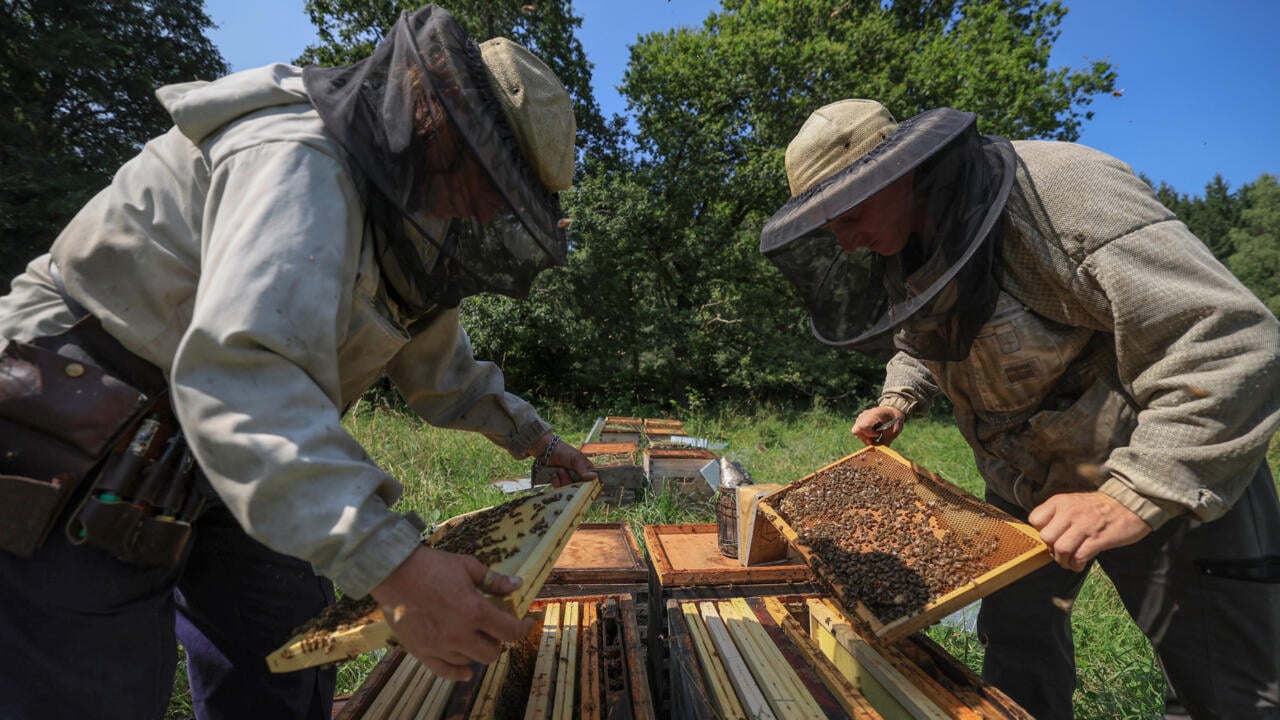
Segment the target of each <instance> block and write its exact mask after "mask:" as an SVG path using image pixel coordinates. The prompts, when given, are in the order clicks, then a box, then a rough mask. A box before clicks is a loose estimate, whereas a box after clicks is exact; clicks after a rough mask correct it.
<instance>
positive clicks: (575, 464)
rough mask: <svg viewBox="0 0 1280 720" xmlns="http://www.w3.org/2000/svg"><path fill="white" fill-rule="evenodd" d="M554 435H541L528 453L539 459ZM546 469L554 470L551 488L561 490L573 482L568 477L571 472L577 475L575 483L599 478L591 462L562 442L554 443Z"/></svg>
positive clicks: (572, 479)
mask: <svg viewBox="0 0 1280 720" xmlns="http://www.w3.org/2000/svg"><path fill="white" fill-rule="evenodd" d="M552 437H554V435H553V434H552V433H550V432H548V433H547V434H546V435H543V436H542V438H541V439H539V440H538V442H536V443H534V445H533V447H532V448H530V450H529V452H530V453H531V454H532V455H533V457H535V458H541V457H542V456H543V454H545V453H546V450H547V443H549V442H551V438H552ZM546 467H549V468H553V469H554V470H555V475H554V477H552V478H551V487H556V488H561V487H564V486H565V485H570V484H572V483H573V482H574V478H573V476H571V475H569V471H570V470H572V471H573V472H574V474H576V475H577V481H578V482H581V481H584V480H595V479H596V478H598V477H599V475H597V474H596V472H595V470H594V469H593V468H594V466H593V465H592V464H591V461H590V460H588V459H587V456H586V455H583V454H582V451H581V450H579V449H578V448H576V447H574V446H572V445H570V444H568V443H566V442H564V441H561V442H558V443H556V446H555V447H554V448H552V449H551V457H550V459H549V460H548V461H547V463H546Z"/></svg>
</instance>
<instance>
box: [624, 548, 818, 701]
mask: <svg viewBox="0 0 1280 720" xmlns="http://www.w3.org/2000/svg"><path fill="white" fill-rule="evenodd" d="M718 538H719V531H718V528H717V526H716V524H715V523H696V524H678V525H646V526H644V542H645V550H646V551H647V552H648V555H649V637H650V638H658V637H662V636H663V635H664V633H665V632H666V627H665V626H666V612H665V611H664V607H665V603H666V602H667V601H668V600H672V599H675V600H706V599H716V600H719V599H725V598H735V597H748V596H756V595H789V594H799V593H816V592H818V587H817V585H815V584H813V573H812V572H811V571H810V570H809V566H808V565H805V564H804V563H803V562H802V561H800V560H799V559H796V558H788V559H786V560H784V561H782V562H779V563H774V564H770V565H755V566H751V567H743V566H742V564H740V563H739V562H738V561H737V559H735V558H730V557H725V556H724V555H722V554H721V553H720V545H719V541H718ZM666 650H667V648H666V646H665V645H663V644H661V643H655V642H651V643H650V646H649V668H650V673H649V675H650V682H652V683H653V684H654V697H656V698H665V697H666V695H665V693H664V689H663V684H664V683H665V681H666V676H667V672H666V665H667V659H666Z"/></svg>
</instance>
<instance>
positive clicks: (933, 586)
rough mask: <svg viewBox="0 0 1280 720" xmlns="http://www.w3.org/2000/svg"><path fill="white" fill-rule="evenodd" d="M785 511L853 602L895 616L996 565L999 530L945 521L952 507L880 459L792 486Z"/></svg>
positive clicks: (815, 562)
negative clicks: (884, 469)
mask: <svg viewBox="0 0 1280 720" xmlns="http://www.w3.org/2000/svg"><path fill="white" fill-rule="evenodd" d="M778 511H779V513H780V514H781V515H782V516H783V519H784V520H786V521H787V523H788V524H789V525H790V526H791V528H792V529H793V530H794V531H795V532H796V534H797V536H798V537H799V538H800V540H801V541H802V542H804V543H805V544H807V545H808V546H809V547H810V548H811V549H812V551H813V556H812V558H811V560H810V564H811V565H812V567H813V569H814V572H815V574H816V575H817V576H818V577H819V578H820V579H821V580H823V581H824V582H825V583H826V584H828V585H829V586H830V588H829V589H830V590H831V591H832V592H833V594H835V595H836V596H837V597H839V598H840V600H841V601H842V602H844V603H846V604H847V605H848V606H852V605H854V604H855V602H861V603H862V604H863V605H865V606H866V607H867V609H869V610H870V611H871V612H872V613H874V614H875V615H876V617H877V618H879V619H880V620H881V621H884V622H889V621H891V620H895V619H897V618H900V617H904V616H906V615H911V614H914V613H916V612H918V611H919V610H921V609H923V608H924V607H925V606H926V605H927V604H928V603H929V602H931V601H933V600H935V599H937V598H938V597H941V596H942V595H945V594H946V593H948V592H950V591H952V590H954V589H956V588H958V587H960V586H961V585H962V584H964V583H966V582H968V581H970V580H972V579H973V578H975V577H978V576H980V575H982V574H984V573H986V572H988V571H989V570H991V569H992V567H993V566H994V563H993V562H992V555H993V554H994V553H996V552H997V551H998V550H999V548H1000V538H999V537H997V536H996V535H995V534H992V533H991V532H990V531H984V530H983V528H982V527H980V526H979V527H973V528H970V529H967V530H966V531H964V532H960V531H957V530H956V529H954V528H952V527H950V525H949V523H946V522H942V521H941V517H942V515H943V514H944V513H945V512H946V510H945V509H944V508H942V507H940V506H939V503H938V502H937V501H932V500H931V501H922V499H921V496H920V495H918V494H917V493H916V492H915V491H914V490H913V489H912V488H911V487H909V486H907V485H906V484H904V483H902V482H898V481H895V480H892V479H889V478H887V477H885V476H884V475H882V474H881V473H880V472H878V471H877V470H875V469H874V468H873V467H868V466H861V467H855V466H852V465H848V464H845V465H837V466H833V467H831V468H827V469H826V470H824V471H822V472H819V473H817V474H816V475H815V476H813V477H812V478H810V479H809V480H807V481H806V482H804V483H802V484H799V485H797V486H795V487H794V488H792V489H791V490H789V491H788V492H787V493H786V494H785V495H784V496H783V498H782V501H781V503H780V504H779V506H778Z"/></svg>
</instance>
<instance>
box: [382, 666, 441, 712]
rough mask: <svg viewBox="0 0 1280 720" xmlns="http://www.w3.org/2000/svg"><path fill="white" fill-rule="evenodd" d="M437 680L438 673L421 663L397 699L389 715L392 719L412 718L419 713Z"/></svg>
mask: <svg viewBox="0 0 1280 720" xmlns="http://www.w3.org/2000/svg"><path fill="white" fill-rule="evenodd" d="M435 681H436V674H435V673H433V672H431V670H429V669H427V666H426V665H423V664H421V663H419V664H418V668H417V669H416V670H415V671H414V673H413V679H412V680H410V681H409V685H408V686H407V687H405V689H404V693H403V694H401V695H400V699H399V700H397V701H396V705H395V707H394V708H392V710H391V712H390V713H388V715H387V717H388V718H390V720H400V719H401V718H412V717H413V716H414V715H416V714H418V709H419V708H421V707H422V703H423V702H424V701H425V700H426V698H427V693H429V692H430V691H431V686H432V685H434V684H435Z"/></svg>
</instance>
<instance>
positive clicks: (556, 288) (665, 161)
mask: <svg viewBox="0 0 1280 720" xmlns="http://www.w3.org/2000/svg"><path fill="white" fill-rule="evenodd" d="M1064 13H1065V10H1063V9H1062V7H1061V6H1060V5H1059V4H1058V3H1055V2H1050V3H1045V2H1036V1H1033V0H970V1H960V0H955V1H952V2H941V3H939V2H928V3H924V2H892V3H882V2H879V1H878V0H866V1H864V2H845V3H842V4H839V5H837V6H835V9H834V10H833V6H832V4H831V3H829V2H826V1H825V0H823V1H821V2H820V1H819V0H788V1H786V2H783V1H781V0H750V1H748V0H725V2H723V3H722V8H721V10H720V11H719V12H717V13H713V14H711V15H710V16H709V17H708V18H707V19H706V20H705V22H704V23H703V25H702V27H700V28H684V29H678V30H672V31H669V32H665V33H653V34H649V35H646V36H644V37H641V38H640V39H639V41H638V42H637V43H636V44H635V45H634V46H633V47H632V48H631V59H630V63H629V66H628V70H627V72H626V75H625V76H624V80H623V84H622V88H621V91H622V94H623V96H624V97H625V98H626V99H627V102H628V104H629V107H630V109H631V110H632V111H633V112H634V114H635V118H636V125H637V132H636V134H635V136H634V137H633V138H632V144H631V145H630V146H629V147H630V148H632V150H631V151H630V152H629V153H628V154H627V155H626V157H625V158H623V159H622V161H621V163H614V164H612V165H610V166H609V167H610V168H611V169H612V168H617V167H621V168H622V170H621V171H618V172H604V173H595V172H592V171H591V170H590V166H588V170H587V171H586V172H584V174H583V176H581V177H580V181H579V182H578V183H577V185H576V187H575V188H574V190H573V191H572V192H571V193H570V194H569V195H568V198H567V202H568V206H569V208H570V211H571V214H572V216H573V219H574V223H573V225H572V227H571V230H572V237H573V241H574V258H573V260H572V261H571V265H570V267H569V268H568V270H567V271H557V272H553V273H548V277H547V278H546V279H545V281H540V282H543V283H545V284H544V285H543V286H542V287H543V288H544V290H545V293H544V294H541V295H539V296H538V298H537V299H535V301H534V302H532V303H523V304H522V303H513V302H508V301H505V300H494V299H485V300H482V301H479V302H476V303H473V304H472V305H471V306H469V315H468V320H469V323H470V324H469V325H468V327H469V328H472V329H473V330H474V331H475V332H476V334H477V337H478V344H479V345H480V346H481V347H483V348H485V349H489V348H494V349H496V345H490V344H489V340H490V338H496V337H497V333H496V327H497V326H498V325H501V324H506V325H510V326H515V327H514V328H513V327H505V328H504V331H503V334H502V337H503V341H504V342H503V343H502V347H503V352H504V355H503V357H504V358H505V366H506V367H507V368H508V371H509V372H510V373H513V374H516V375H517V376H522V377H523V376H528V379H530V380H532V377H533V376H538V378H539V382H536V383H535V384H537V385H539V386H547V387H574V388H583V389H585V391H586V392H587V393H588V394H590V393H593V392H596V391H599V392H605V393H609V392H612V391H613V390H614V387H615V386H622V387H627V388H632V389H633V392H635V393H636V394H637V395H638V397H636V398H635V399H636V400H637V401H644V400H650V401H655V400H661V399H664V398H683V399H697V398H699V397H707V396H710V395H713V394H714V395H716V396H719V397H724V396H735V395H736V396H749V397H751V398H753V399H757V400H759V399H769V398H788V399H794V398H797V397H800V398H825V399H831V398H842V397H856V396H859V395H860V396H862V397H866V396H868V395H869V394H871V393H872V392H874V390H875V389H876V387H875V384H876V382H877V378H878V376H879V372H878V366H877V365H876V364H874V363H871V362H869V361H867V360H866V359H864V358H861V357H859V356H854V355H849V354H843V353H838V352H836V351H834V350H828V349H825V348H824V347H823V346H821V345H820V344H819V343H818V342H817V341H816V340H814V339H813V338H812V336H811V335H810V333H809V330H808V322H807V316H806V314H805V313H804V311H803V309H802V308H801V306H800V303H799V301H798V299H797V298H796V297H795V296H794V293H793V292H792V291H791V289H790V287H789V286H787V285H786V284H785V283H784V282H783V280H782V279H781V277H780V276H779V275H778V274H777V273H776V272H774V270H773V269H772V267H771V266H769V264H768V263H767V262H766V261H765V260H764V258H763V257H762V256H761V255H760V253H759V252H758V250H757V247H758V242H759V233H760V229H761V227H762V226H763V224H764V222H765V220H767V219H768V217H769V215H770V214H771V213H772V212H773V211H774V210H776V209H777V208H778V207H779V206H781V204H782V203H783V202H784V201H785V200H786V198H787V194H788V193H787V183H786V178H785V175H784V170H783V152H784V150H785V148H786V145H787V143H788V142H789V141H790V139H791V137H792V136H793V135H794V134H795V132H796V131H797V130H798V129H799V127H800V125H801V124H802V123H803V121H804V119H805V118H806V117H807V116H808V114H809V113H811V112H812V111H813V110H816V109H817V108H819V107H821V106H822V105H825V104H827V103H830V102H832V101H835V100H838V99H843V98H847V97H871V98H875V99H878V100H880V101H881V102H883V103H884V104H885V105H886V106H887V107H889V108H890V110H892V111H893V112H894V113H895V114H896V115H897V116H898V117H899V118H905V117H908V116H910V115H914V114H916V113H918V112H921V111H923V110H926V109H929V108H931V107H936V106H942V105H947V106H952V107H957V108H961V109H966V110H972V111H975V112H977V113H978V114H979V115H980V118H981V119H980V124H981V127H982V129H983V131H985V132H990V133H997V134H1005V135H1009V136H1012V137H1048V138H1060V139H1067V140H1069V139H1073V138H1074V137H1076V135H1077V134H1078V130H1079V124H1080V122H1082V121H1083V120H1085V119H1087V118H1088V116H1089V115H1088V112H1087V111H1086V110H1085V107H1086V106H1087V105H1088V103H1089V102H1090V99H1091V98H1092V97H1093V96H1094V95H1096V94H1097V93H1101V92H1108V91H1110V89H1111V87H1112V85H1113V83H1114V78H1115V75H1114V72H1113V71H1112V70H1111V68H1110V66H1108V65H1107V64H1105V63H1094V64H1091V65H1090V66H1088V67H1086V68H1084V69H1079V70H1073V69H1069V68H1051V67H1050V66H1049V52H1050V50H1051V49H1052V44H1053V40H1054V39H1055V38H1056V37H1057V27H1058V23H1059V22H1060V21H1061V19H1062V17H1063V15H1064ZM518 328H524V330H523V331H522V330H520V329H518ZM569 329H573V330H576V332H571V331H569ZM583 340H585V341H586V343H587V344H583V343H582V341H583ZM529 348H537V353H536V357H535V355H534V354H533V352H532V351H530V350H529ZM547 357H552V358H562V359H564V360H562V361H561V362H559V363H552V364H550V365H547V364H545V363H544V359H545V358H547ZM535 368H536V370H535ZM579 392H583V390H579Z"/></svg>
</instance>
